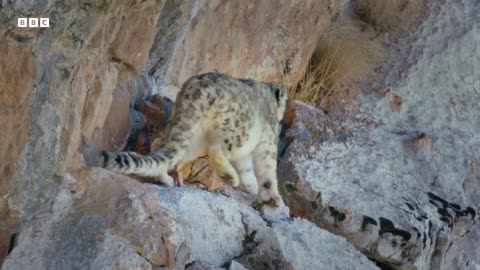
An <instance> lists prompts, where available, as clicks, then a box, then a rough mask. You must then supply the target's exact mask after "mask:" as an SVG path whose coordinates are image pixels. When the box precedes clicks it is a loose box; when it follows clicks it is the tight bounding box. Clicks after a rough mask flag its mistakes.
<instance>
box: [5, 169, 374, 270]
mask: <svg viewBox="0 0 480 270" xmlns="http://www.w3.org/2000/svg"><path fill="white" fill-rule="evenodd" d="M17 237H18V239H17V245H16V247H15V248H14V249H13V251H12V253H11V254H10V255H9V256H8V257H7V259H6V260H5V262H4V264H3V267H2V269H3V270H9V269H11V270H15V269H23V270H26V269H52V270H53V269H158V268H161V269H184V268H185V267H186V266H189V267H190V268H192V267H193V265H197V268H195V267H193V268H192V269H218V267H227V266H228V267H229V269H241V268H240V267H241V266H242V264H243V265H246V266H247V267H249V268H250V267H251V268H250V269H264V268H261V266H262V265H263V264H265V265H270V266H274V267H275V269H312V268H311V267H312V266H315V265H320V266H321V265H323V266H324V268H321V269H331V268H332V267H333V268H341V269H375V265H374V264H373V263H372V262H370V261H368V260H367V258H366V257H365V256H363V255H362V254H361V253H360V252H358V251H357V250H355V248H354V247H353V246H352V245H351V244H349V243H348V242H346V241H345V239H343V238H341V237H339V236H335V235H333V234H331V233H329V232H327V231H324V230H322V229H319V228H318V227H316V226H315V225H314V224H312V223H310V222H308V221H305V220H300V219H296V220H293V221H287V220H284V221H278V222H274V223H271V222H269V221H265V220H264V219H263V218H262V216H261V215H260V214H259V212H257V211H255V210H253V209H252V208H251V207H250V206H248V205H247V204H245V203H239V202H237V201H235V200H234V199H232V198H229V197H227V196H225V195H221V194H215V193H211V192H207V191H203V190H199V189H193V188H164V187H159V186H155V185H146V184H142V183H140V182H137V181H135V180H133V179H131V178H129V177H126V176H122V175H117V174H113V173H110V172H108V171H105V170H103V169H97V168H92V169H82V170H80V171H75V172H74V173H72V174H69V175H67V179H65V180H64V181H63V183H62V191H61V192H59V193H58V195H57V197H56V198H55V200H54V204H53V207H52V209H50V210H49V211H46V212H44V213H42V214H39V215H37V216H36V217H35V218H33V219H31V220H28V221H25V222H24V223H23V224H22V227H21V232H20V234H19V235H18V236H17ZM325 246H326V248H327V249H326V250H325V249H324V247H325ZM335 253H341V254H342V256H341V257H340V256H339V257H334V256H333V255H335ZM235 259H238V260H235ZM251 262H262V263H263V264H262V265H258V264H256V263H253V264H251V265H250V263H251ZM192 263H193V264H192ZM207 266H208V267H209V268H199V267H207ZM259 267H260V268H259ZM190 268H189V269H190Z"/></svg>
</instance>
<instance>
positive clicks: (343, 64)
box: [290, 23, 385, 107]
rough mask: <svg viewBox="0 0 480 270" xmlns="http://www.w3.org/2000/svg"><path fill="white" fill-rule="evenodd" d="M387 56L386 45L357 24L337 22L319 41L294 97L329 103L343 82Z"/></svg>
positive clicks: (360, 74)
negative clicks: (339, 84) (383, 45)
mask: <svg viewBox="0 0 480 270" xmlns="http://www.w3.org/2000/svg"><path fill="white" fill-rule="evenodd" d="M384 58H385V52H384V49H383V47H382V46H381V45H380V44H379V43H378V42H376V41H375V40H372V39H371V37H370V35H369V34H368V33H367V32H363V31H361V30H360V28H359V27H358V26H357V24H355V23H336V24H334V25H332V27H331V28H330V29H329V30H328V31H327V32H326V33H324V34H323V35H322V37H321V38H320V40H319V41H318V43H317V47H316V49H315V51H314V54H313V56H312V59H311V61H310V63H309V66H308V67H307V70H306V72H305V76H304V78H303V80H302V81H300V82H299V84H298V85H297V86H296V87H294V88H293V89H291V90H290V96H291V97H294V98H296V99H300V100H302V101H304V102H307V103H310V104H313V105H316V106H319V107H322V106H325V105H326V104H328V103H329V98H330V97H331V96H332V94H333V91H335V89H336V87H335V86H336V85H337V84H338V83H339V82H341V81H348V80H352V79H357V78H360V77H362V76H364V75H367V74H368V73H370V72H371V71H372V67H373V65H375V64H378V63H379V62H381V61H382V60H383V59H384ZM337 94H338V93H337ZM335 96H338V95H335Z"/></svg>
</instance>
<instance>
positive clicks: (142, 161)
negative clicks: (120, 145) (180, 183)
mask: <svg viewBox="0 0 480 270" xmlns="http://www.w3.org/2000/svg"><path fill="white" fill-rule="evenodd" d="M181 154H182V153H179V151H178V150H177V149H175V148H172V147H168V146H165V147H162V148H161V149H159V150H158V151H157V152H155V153H153V154H150V155H147V156H144V155H140V154H138V153H135V152H107V151H102V152H100V154H99V155H98V157H97V165H98V166H100V167H103V168H105V169H108V170H110V171H113V172H118V173H123V174H136V175H140V176H148V177H159V179H158V181H160V182H161V183H163V184H165V185H167V186H173V185H174V181H173V178H172V177H170V176H169V175H168V170H169V169H170V167H172V166H173V165H175V163H177V162H178V159H179V158H178V156H179V155H181Z"/></svg>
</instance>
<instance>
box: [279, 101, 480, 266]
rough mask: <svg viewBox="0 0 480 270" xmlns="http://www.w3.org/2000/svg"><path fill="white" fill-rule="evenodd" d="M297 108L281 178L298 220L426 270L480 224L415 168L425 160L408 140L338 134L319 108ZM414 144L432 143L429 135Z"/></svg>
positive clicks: (360, 132) (362, 131) (358, 132)
mask: <svg viewBox="0 0 480 270" xmlns="http://www.w3.org/2000/svg"><path fill="white" fill-rule="evenodd" d="M290 108H291V109H292V110H294V114H295V117H294V120H293V124H292V125H291V126H290V128H289V129H288V131H287V132H286V134H285V140H287V141H290V144H289V146H288V149H287V151H286V153H285V155H284V156H283V157H282V159H281V161H280V164H279V178H280V189H281V192H282V194H283V196H284V197H286V203H287V205H289V207H290V208H291V213H292V214H294V215H296V216H302V217H305V218H308V219H310V220H312V221H314V222H315V223H317V224H318V225H319V226H321V227H323V228H327V229H328V230H330V231H331V232H334V233H336V234H340V235H343V236H345V237H346V238H347V239H348V240H349V241H350V242H352V243H353V244H354V245H355V246H356V247H357V248H358V249H360V250H361V251H363V252H364V253H365V254H367V255H369V256H370V257H372V258H374V259H376V260H379V261H384V262H386V263H388V264H391V265H404V266H406V267H408V266H410V267H413V266H415V267H419V268H421V269H427V268H428V265H430V264H433V265H434V264H435V263H440V262H435V261H434V260H437V259H438V258H441V257H442V256H443V254H444V252H445V249H446V248H447V247H448V245H450V243H452V242H454V240H456V239H458V238H461V237H463V236H464V235H465V234H466V232H467V231H468V229H469V228H470V226H472V224H473V223H474V222H475V220H476V219H477V210H476V209H475V208H474V207H475V205H474V204H467V205H461V204H459V203H461V202H459V203H456V201H454V200H455V198H449V195H450V194H445V193H444V192H443V191H442V187H438V186H435V185H432V184H431V180H429V179H428V178H426V177H425V171H423V170H422V169H420V168H419V167H418V165H417V164H415V163H413V162H408V160H409V159H410V158H412V159H414V158H416V156H417V154H416V153H417V152H414V151H411V150H410V146H409V147H406V145H407V144H408V145H411V139H407V138H405V135H396V134H391V133H390V134H389V133H386V132H385V131H384V130H381V129H377V130H373V132H372V130H371V129H367V128H359V127H358V126H357V127H356V129H355V132H354V131H353V130H345V127H343V128H341V127H340V126H337V128H334V127H335V121H334V120H329V117H328V116H326V115H325V114H324V113H323V112H322V111H320V110H318V109H316V108H313V107H310V106H308V105H305V104H302V103H300V102H295V103H294V105H293V106H291V107H290ZM290 113H291V112H290ZM337 124H338V123H337ZM418 136H420V138H419V139H418ZM413 139H414V140H415V141H422V142H424V141H428V140H426V139H425V138H424V135H422V134H421V135H417V137H414V138H413ZM424 144H426V145H430V144H429V143H421V144H420V145H424ZM415 145H418V144H415ZM427 149H432V148H429V147H426V148H425V149H424V151H427ZM428 151H430V150H428ZM429 155H437V156H436V157H437V158H441V157H440V156H439V155H438V154H437V153H435V152H430V153H429ZM408 156H410V158H409V157H408ZM445 188H446V190H448V188H451V186H446V187H445ZM440 194H442V195H440ZM457 202H458V201H457ZM472 203H473V202H472ZM437 250H439V251H438V252H439V254H437V253H435V252H434V251H437ZM432 254H433V255H432ZM438 265H440V264H438Z"/></svg>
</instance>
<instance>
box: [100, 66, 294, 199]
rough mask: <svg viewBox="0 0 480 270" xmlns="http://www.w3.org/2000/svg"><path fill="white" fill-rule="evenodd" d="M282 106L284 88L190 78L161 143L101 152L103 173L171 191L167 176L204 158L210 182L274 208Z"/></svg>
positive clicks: (246, 81) (218, 76) (207, 77)
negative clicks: (151, 181) (143, 150)
mask: <svg viewBox="0 0 480 270" xmlns="http://www.w3.org/2000/svg"><path fill="white" fill-rule="evenodd" d="M286 101H287V93H286V90H285V88H284V87H279V86H276V85H273V84H270V83H264V82H258V81H255V80H252V79H238V78H233V77H231V76H228V75H225V74H221V73H206V74H200V75H196V76H193V77H191V78H190V79H188V80H187V81H186V82H185V83H184V84H183V86H182V87H181V89H180V91H179V93H178V94H177V98H176V100H175V102H174V105H173V109H172V114H171V118H170V121H169V123H168V127H167V131H166V134H167V135H166V140H165V141H164V142H163V144H162V145H161V146H160V147H159V149H158V150H156V151H154V152H152V153H151V154H149V155H140V154H138V153H135V152H107V151H102V152H100V154H99V155H98V157H97V164H98V165H99V166H101V167H103V168H106V169H108V170H111V171H114V172H118V173H124V174H136V175H140V176H148V177H156V178H157V179H156V180H157V181H158V182H160V183H162V184H164V185H167V186H174V180H173V178H172V177H171V176H169V175H168V171H169V170H170V169H171V168H173V167H174V166H175V165H177V166H178V164H183V163H186V162H189V161H193V160H194V159H196V158H198V157H201V156H205V155H208V163H209V167H210V168H211V169H212V171H213V175H214V177H218V178H220V179H221V180H222V181H223V182H224V183H226V184H229V185H231V186H233V187H236V188H239V189H241V190H243V191H245V192H247V193H250V194H254V195H257V202H260V203H263V204H267V205H271V206H273V207H279V206H282V205H284V202H283V200H282V198H281V196H280V193H279V191H278V182H277V174H276V170H277V141H278V133H279V125H280V124H279V122H280V121H281V119H282V117H283V114H284V111H285V106H286Z"/></svg>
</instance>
